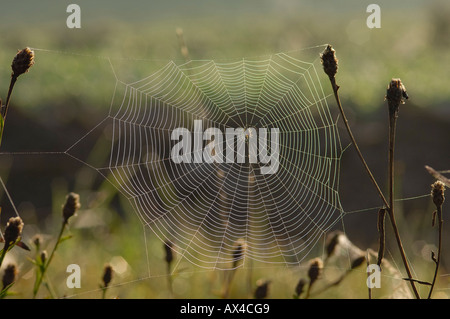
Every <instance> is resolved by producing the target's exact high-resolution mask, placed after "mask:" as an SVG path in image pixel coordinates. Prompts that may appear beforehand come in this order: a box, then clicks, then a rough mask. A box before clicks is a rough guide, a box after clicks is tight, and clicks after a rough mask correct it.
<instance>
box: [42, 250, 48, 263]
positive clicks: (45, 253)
mask: <svg viewBox="0 0 450 319" xmlns="http://www.w3.org/2000/svg"><path fill="white" fill-rule="evenodd" d="M47 256H48V255H47V251H46V250H43V251H42V252H41V262H42V264H45V261H46V260H47Z"/></svg>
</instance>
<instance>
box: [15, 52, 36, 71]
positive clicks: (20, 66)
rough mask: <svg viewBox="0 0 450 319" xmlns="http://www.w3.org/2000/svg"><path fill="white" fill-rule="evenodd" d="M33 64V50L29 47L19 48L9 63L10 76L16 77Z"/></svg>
mask: <svg viewBox="0 0 450 319" xmlns="http://www.w3.org/2000/svg"><path fill="white" fill-rule="evenodd" d="M33 64H34V52H33V51H32V50H31V49H30V48H25V49H23V50H19V51H18V52H17V54H16V56H15V57H14V59H13V61H12V64H11V68H12V71H13V74H12V76H13V77H18V76H19V75H21V74H23V73H26V72H28V70H29V69H30V68H31V67H32V66H33Z"/></svg>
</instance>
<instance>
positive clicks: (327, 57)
mask: <svg viewBox="0 0 450 319" xmlns="http://www.w3.org/2000/svg"><path fill="white" fill-rule="evenodd" d="M320 58H321V60H322V65H323V70H324V71H325V73H326V74H327V75H328V77H329V78H330V80H331V79H334V77H335V76H336V73H337V71H338V59H337V57H336V51H335V50H334V49H333V47H332V46H331V45H330V44H329V45H327V47H326V48H325V50H324V51H323V53H322V54H321V55H320Z"/></svg>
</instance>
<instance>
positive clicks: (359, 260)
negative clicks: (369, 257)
mask: <svg viewBox="0 0 450 319" xmlns="http://www.w3.org/2000/svg"><path fill="white" fill-rule="evenodd" d="M365 260H366V257H365V256H359V257H357V258H355V259H353V261H352V266H351V268H352V269H355V268H357V267H358V266H360V265H361V264H362V263H363V262H364V261H365Z"/></svg>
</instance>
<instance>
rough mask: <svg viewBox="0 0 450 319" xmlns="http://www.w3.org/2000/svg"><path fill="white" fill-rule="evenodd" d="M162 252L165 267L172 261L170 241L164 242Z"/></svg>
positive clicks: (171, 244)
mask: <svg viewBox="0 0 450 319" xmlns="http://www.w3.org/2000/svg"><path fill="white" fill-rule="evenodd" d="M164 250H165V252H166V256H165V258H164V259H165V261H166V263H167V265H170V263H171V262H172V261H173V243H172V242H171V241H170V240H166V241H165V242H164Z"/></svg>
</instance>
